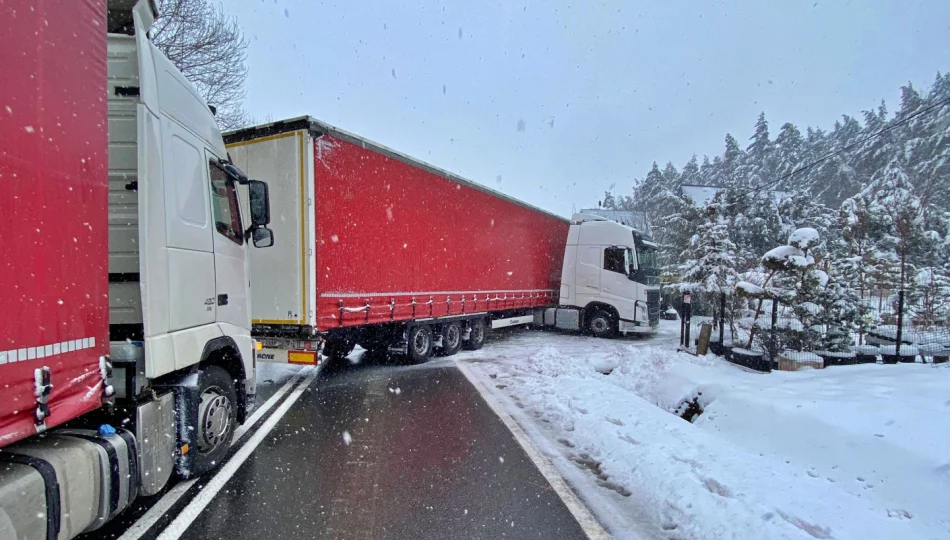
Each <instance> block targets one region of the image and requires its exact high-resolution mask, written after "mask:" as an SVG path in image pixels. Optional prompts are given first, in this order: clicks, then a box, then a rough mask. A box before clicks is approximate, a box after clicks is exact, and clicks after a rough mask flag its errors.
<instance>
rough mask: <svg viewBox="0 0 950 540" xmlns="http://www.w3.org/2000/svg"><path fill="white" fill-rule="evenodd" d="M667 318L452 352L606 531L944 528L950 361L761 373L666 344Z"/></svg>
mask: <svg viewBox="0 0 950 540" xmlns="http://www.w3.org/2000/svg"><path fill="white" fill-rule="evenodd" d="M662 323H663V322H661V325H662ZM666 328H667V329H668V331H667V332H666V333H665V334H661V335H660V336H659V337H658V338H656V339H654V340H614V341H607V340H595V339H592V338H584V337H580V336H574V335H567V334H556V333H544V334H542V333H531V332H526V333H522V334H514V335H511V336H508V337H507V338H505V339H504V340H500V341H497V342H494V343H492V344H491V350H490V352H489V350H488V349H487V348H486V349H485V350H483V351H480V352H477V353H476V352H473V353H463V354H460V355H458V356H457V358H459V360H460V361H463V362H466V361H468V362H471V365H472V367H473V368H474V369H473V371H475V372H476V373H477V374H479V375H478V376H480V377H481V378H482V380H483V382H484V383H485V385H486V387H488V388H489V389H490V390H491V391H492V392H493V393H495V395H496V396H497V397H498V398H499V401H501V402H502V403H503V404H504V405H505V406H506V408H508V409H509V410H510V411H511V413H512V415H513V416H514V417H515V418H516V419H517V420H518V421H519V423H521V424H522V425H524V426H526V432H528V433H529V436H531V437H532V439H535V440H536V443H537V444H538V445H539V447H541V448H542V449H544V451H545V452H546V453H547V454H548V456H549V458H550V459H551V460H552V462H553V463H554V464H555V466H557V467H558V468H559V470H561V471H563V474H564V475H565V477H566V478H568V479H569V481H570V482H571V483H572V485H573V486H574V487H575V488H576V489H577V490H578V491H579V492H580V494H581V497H582V498H583V499H584V500H585V501H586V502H587V503H588V505H589V506H591V508H592V510H593V511H594V512H595V514H596V515H597V516H598V518H599V519H601V521H602V522H603V523H604V524H605V526H606V527H607V528H608V529H610V532H611V533H612V534H613V535H615V537H617V538H635V537H664V538H669V537H675V538H710V539H713V538H715V539H719V538H757V539H760V538H761V539H766V538H937V537H947V536H948V535H950V517H948V515H947V514H946V511H945V510H946V501H947V500H950V460H948V458H947V454H946V449H947V448H948V447H950V402H947V396H946V388H947V387H948V385H950V369H943V368H934V367H931V366H924V365H921V364H904V365H891V366H882V365H876V364H865V365H858V366H844V367H839V368H836V369H834V370H813V371H807V372H795V373H778V372H776V373H772V374H770V375H762V374H756V373H751V372H748V371H744V370H742V369H739V368H737V367H736V366H733V365H731V364H729V363H727V362H724V361H721V360H719V359H717V358H715V357H695V356H691V355H689V354H682V353H676V352H674V347H675V330H673V329H675V328H676V323H675V322H674V323H671V324H670V325H668V326H666ZM819 360H820V359H819ZM690 408H691V410H692V411H693V412H694V413H695V414H698V416H696V417H695V422H694V423H689V422H687V421H685V420H683V419H681V418H679V417H678V416H677V415H675V414H672V412H679V413H683V412H684V410H685V409H690ZM697 411H699V412H697Z"/></svg>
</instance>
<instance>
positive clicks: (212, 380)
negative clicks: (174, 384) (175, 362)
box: [189, 366, 238, 477]
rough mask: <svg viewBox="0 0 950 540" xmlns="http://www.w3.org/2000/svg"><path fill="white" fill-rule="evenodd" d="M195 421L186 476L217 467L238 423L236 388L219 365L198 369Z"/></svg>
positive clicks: (224, 455) (202, 472)
mask: <svg viewBox="0 0 950 540" xmlns="http://www.w3.org/2000/svg"><path fill="white" fill-rule="evenodd" d="M197 395H198V404H197V406H198V425H196V426H194V439H195V442H194V446H195V447H194V448H192V449H191V452H195V454H194V455H193V456H192V462H191V467H190V469H191V470H190V471H189V476H192V477H194V476H200V475H202V474H205V473H207V472H210V471H212V470H214V469H215V468H217V467H218V466H219V465H221V463H222V462H223V461H224V458H226V457H227V455H228V452H229V451H230V449H231V440H232V439H233V438H234V428H235V427H236V426H237V406H238V403H237V391H236V390H235V389H234V379H232V378H231V374H230V373H228V372H227V371H225V370H224V369H223V368H221V367H218V366H207V367H204V368H202V369H201V371H199V372H198V394H197Z"/></svg>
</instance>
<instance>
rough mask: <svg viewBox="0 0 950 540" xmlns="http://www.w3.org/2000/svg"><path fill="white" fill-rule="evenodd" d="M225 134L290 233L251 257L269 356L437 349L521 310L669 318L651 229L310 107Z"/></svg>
mask: <svg viewBox="0 0 950 540" xmlns="http://www.w3.org/2000/svg"><path fill="white" fill-rule="evenodd" d="M224 138H225V143H226V144H227V147H228V151H229V152H230V153H231V155H232V157H233V159H234V162H235V163H236V164H237V165H238V166H240V167H241V168H242V169H244V170H245V171H248V173H250V174H252V175H254V176H258V177H264V178H267V179H268V182H269V183H270V185H271V187H272V190H273V197H272V202H273V205H274V209H275V210H274V212H275V215H280V216H281V219H280V220H276V221H275V223H274V231H275V234H276V236H277V238H278V239H279V240H280V245H279V246H276V247H275V248H274V249H271V250H266V251H260V252H256V253H251V259H250V268H251V284H252V288H251V290H252V291H253V302H252V305H253V309H252V313H251V315H252V319H253V323H254V325H253V332H254V335H255V336H256V337H258V338H259V339H261V340H262V341H263V342H264V344H265V347H264V349H263V350H261V351H258V360H260V361H277V362H292V363H314V362H316V361H317V358H318V356H317V350H318V349H319V348H320V347H321V344H323V349H322V350H323V352H324V353H325V355H327V356H329V357H341V356H346V355H347V354H349V353H350V351H352V350H353V348H354V346H355V345H356V344H360V345H361V346H362V347H363V348H365V349H367V350H372V351H378V352H398V353H401V354H406V355H408V356H410V357H411V358H412V360H413V361H415V362H423V361H425V360H426V359H428V358H429V357H431V356H432V355H434V354H439V355H443V356H446V355H451V354H454V353H455V352H456V351H458V350H459V349H460V348H469V349H477V348H479V347H481V344H482V343H483V342H484V337H485V330H490V329H492V328H499V327H504V326H511V325H516V324H538V325H545V324H548V325H557V326H560V327H562V328H574V329H581V330H586V331H589V332H591V333H593V334H595V335H598V336H612V335H616V334H618V333H623V334H627V333H649V332H652V331H653V330H654V328H655V327H656V325H657V324H658V321H659V281H658V278H657V270H656V255H655V253H656V245H655V244H652V243H651V242H650V241H649V238H648V236H647V235H646V234H644V233H643V232H640V231H639V230H635V229H634V228H632V227H629V226H626V225H623V224H621V223H619V222H616V221H612V220H609V219H605V218H603V217H599V216H594V215H589V214H578V215H575V216H574V217H573V218H572V219H571V220H567V219H564V218H563V217H561V216H556V215H553V214H551V213H549V212H546V211H544V210H541V209H539V208H536V207H534V206H531V205H529V204H527V203H525V202H522V201H518V200H515V199H512V198H511V197H508V196H506V195H504V194H502V193H498V192H496V191H494V190H491V189H489V188H486V187H485V186H482V185H479V184H477V183H474V182H471V181H468V180H466V179H464V178H461V177H459V176H458V175H455V174H452V173H450V172H448V171H445V170H443V169H439V168H438V167H435V166H433V165H429V164H427V163H424V162H422V161H419V160H417V159H414V158H412V157H409V156H407V155H405V154H402V153H400V152H397V151H395V150H392V149H390V148H387V147H385V146H383V145H380V144H378V143H375V142H373V141H370V140H368V139H366V138H364V137H361V136H359V135H355V134H353V133H349V132H346V131H344V130H342V129H340V128H337V127H334V126H331V125H329V124H326V123H325V122H321V121H319V120H317V119H314V118H312V117H307V116H301V117H297V118H290V119H287V120H282V121H279V122H271V123H267V124H263V125H259V126H254V127H250V128H246V129H241V130H238V131H234V132H229V133H226V134H225V137H224ZM536 315H537V316H536Z"/></svg>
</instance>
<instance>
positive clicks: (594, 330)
mask: <svg viewBox="0 0 950 540" xmlns="http://www.w3.org/2000/svg"><path fill="white" fill-rule="evenodd" d="M587 328H588V330H590V333H591V334H593V335H594V337H599V338H612V337H614V336H615V335H617V323H616V321H615V320H614V317H612V316H611V315H610V314H609V313H607V312H606V311H603V310H597V311H595V312H594V313H593V315H591V317H590V319H588V321H587Z"/></svg>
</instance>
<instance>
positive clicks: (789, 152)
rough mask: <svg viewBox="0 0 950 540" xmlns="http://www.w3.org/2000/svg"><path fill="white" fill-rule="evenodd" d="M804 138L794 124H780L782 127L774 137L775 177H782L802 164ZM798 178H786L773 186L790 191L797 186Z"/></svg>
mask: <svg viewBox="0 0 950 540" xmlns="http://www.w3.org/2000/svg"><path fill="white" fill-rule="evenodd" d="M804 157H805V140H804V139H802V133H801V132H800V131H798V128H797V127H795V125H794V124H790V123H787V122H786V123H785V124H782V129H781V131H779V133H778V136H777V137H775V177H776V179H778V178H783V177H785V176H787V175H789V174H791V173H792V172H793V171H795V170H796V169H798V168H799V167H800V166H802V165H803V164H804V161H803V160H804ZM798 181H799V179H798V178H788V179H786V180H783V181H781V182H780V183H778V184H777V185H776V186H775V189H779V190H784V191H791V190H792V188H793V186H796V187H797V184H796V182H798Z"/></svg>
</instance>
